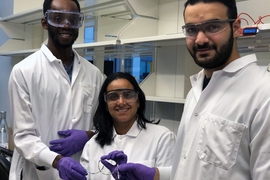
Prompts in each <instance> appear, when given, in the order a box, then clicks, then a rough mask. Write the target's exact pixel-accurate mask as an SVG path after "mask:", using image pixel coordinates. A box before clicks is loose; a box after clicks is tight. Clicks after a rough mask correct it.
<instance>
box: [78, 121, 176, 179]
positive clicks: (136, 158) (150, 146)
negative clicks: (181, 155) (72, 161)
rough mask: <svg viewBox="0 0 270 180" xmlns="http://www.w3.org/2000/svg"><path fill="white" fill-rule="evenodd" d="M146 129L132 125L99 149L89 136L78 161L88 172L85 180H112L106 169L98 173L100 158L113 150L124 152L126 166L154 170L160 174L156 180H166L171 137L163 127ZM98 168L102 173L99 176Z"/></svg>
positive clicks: (172, 146) (151, 125)
mask: <svg viewBox="0 0 270 180" xmlns="http://www.w3.org/2000/svg"><path fill="white" fill-rule="evenodd" d="M146 126H147V129H146V130H145V129H140V128H138V126H137V122H135V123H134V124H133V126H132V127H131V129H130V130H129V131H128V132H127V134H125V135H118V134H116V132H115V130H114V135H113V139H114V141H113V142H112V144H111V145H105V146H104V147H103V148H101V146H100V145H99V144H98V143H97V142H96V141H95V137H96V135H95V136H93V138H91V139H90V140H89V141H88V142H87V143H86V145H85V147H84V149H83V153H82V156H81V161H80V162H81V164H82V165H83V166H84V167H85V169H86V170H87V171H88V180H114V178H113V177H112V175H110V172H109V170H108V169H107V168H106V167H104V168H103V169H102V167H103V164H102V163H99V160H100V157H101V156H103V155H107V154H109V153H110V152H112V151H114V150H122V151H124V153H125V154H126V155H127V157H128V162H132V163H141V164H144V165H146V166H148V167H158V168H159V171H160V172H161V174H162V176H161V177H160V180H169V178H170V171H171V164H172V156H173V148H174V144H175V134H174V133H173V132H171V131H170V130H169V129H167V128H166V127H163V126H159V125H155V124H149V123H147V124H146ZM98 166H100V169H102V172H99V168H98ZM98 172H99V173H98ZM91 173H96V174H91ZM104 174H109V175H104Z"/></svg>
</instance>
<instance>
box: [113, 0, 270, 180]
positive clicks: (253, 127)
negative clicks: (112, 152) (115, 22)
mask: <svg viewBox="0 0 270 180" xmlns="http://www.w3.org/2000/svg"><path fill="white" fill-rule="evenodd" d="M183 15H184V21H185V25H184V26H183V27H182V28H183V33H184V34H185V35H186V44H187V48H188V50H189V52H190V54H191V56H192V57H193V59H194V61H195V63H196V64H197V65H198V66H200V67H202V68H203V69H202V70H201V71H200V72H199V73H198V74H196V75H193V76H191V78H190V80H191V84H192V88H191V90H190V91H189V93H188V95H187V97H186V101H185V106H184V111H183V114H182V118H181V123H180V126H179V129H178V134H177V141H176V145H175V149H174V158H173V165H172V170H171V176H170V178H169V177H168V178H163V179H162V180H164V179H172V180H217V179H223V180H251V179H254V180H266V179H270V161H269V159H270V131H269V127H270V74H269V72H267V71H266V70H263V69H262V68H260V67H259V66H258V65H257V63H256V61H257V59H256V56H255V54H251V55H247V56H244V57H240V54H239V52H238V49H237V42H236V38H237V37H238V36H239V31H240V27H241V26H240V19H239V18H238V17H237V7H236V2H235V0H188V1H187V2H186V3H185V5H184V13H183ZM151 169H152V167H146V166H143V165H141V164H132V163H127V164H121V165H119V166H117V171H118V172H119V174H120V175H121V174H123V175H124V176H129V177H135V178H136V177H142V178H141V179H149V180H150V179H151V180H152V179H154V180H158V179H159V177H164V176H163V175H162V174H159V172H158V170H157V171H155V173H151V174H150V173H149V172H152V171H151Z"/></svg>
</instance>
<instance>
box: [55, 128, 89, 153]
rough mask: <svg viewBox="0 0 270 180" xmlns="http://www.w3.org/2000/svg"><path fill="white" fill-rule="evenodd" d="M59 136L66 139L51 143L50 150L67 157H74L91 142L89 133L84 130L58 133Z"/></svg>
mask: <svg viewBox="0 0 270 180" xmlns="http://www.w3.org/2000/svg"><path fill="white" fill-rule="evenodd" d="M58 134H59V135H60V136H64V137H65V138H63V139H57V140H52V141H50V144H51V146H50V150H51V151H54V152H56V153H58V154H61V155H62V156H65V157H69V156H72V155H73V154H75V153H77V152H78V151H81V150H82V149H83V147H84V145H85V143H86V142H87V141H88V140H89V137H88V135H87V133H86V132H85V131H83V130H77V129H70V130H66V131H58Z"/></svg>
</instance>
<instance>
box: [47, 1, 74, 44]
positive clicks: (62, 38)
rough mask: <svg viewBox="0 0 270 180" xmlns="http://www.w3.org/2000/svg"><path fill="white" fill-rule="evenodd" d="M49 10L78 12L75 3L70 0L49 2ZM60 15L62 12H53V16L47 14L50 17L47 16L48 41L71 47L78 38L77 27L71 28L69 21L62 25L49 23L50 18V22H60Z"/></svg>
mask: <svg viewBox="0 0 270 180" xmlns="http://www.w3.org/2000/svg"><path fill="white" fill-rule="evenodd" d="M51 10H52V11H60V12H61V11H63V12H65V11H68V12H75V13H78V7H77V5H76V4H75V2H73V1H71V0H68V1H67V0H54V1H52V4H51ZM51 14H53V13H51ZM62 15H63V13H54V16H49V17H50V18H48V17H47V25H48V27H47V29H48V36H49V42H50V43H52V44H53V45H54V46H56V47H62V48H68V47H71V46H72V45H73V44H74V42H75V41H76V39H77V38H78V35H79V30H78V28H72V27H71V25H70V22H71V21H69V22H67V23H65V25H64V26H62V27H56V26H54V25H53V24H51V23H49V21H50V20H51V22H61V21H60V20H61V18H60V17H63V16H62ZM64 17H70V16H64ZM68 20H71V18H69V19H68Z"/></svg>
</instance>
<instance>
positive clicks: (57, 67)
mask: <svg viewBox="0 0 270 180" xmlns="http://www.w3.org/2000/svg"><path fill="white" fill-rule="evenodd" d="M43 11H44V16H45V17H44V18H43V19H42V20H41V24H42V26H43V28H44V29H45V30H48V43H47V45H45V44H43V45H42V47H41V49H40V50H38V51H37V52H35V53H33V54H32V55H30V56H28V57H26V58H25V59H24V60H23V61H21V62H19V63H18V64H16V65H15V66H14V68H13V70H12V72H11V74H10V79H9V99H10V108H11V109H10V110H11V122H12V127H13V132H14V134H13V136H14V143H15V149H14V154H13V158H12V163H11V170H10V179H11V180H20V179H23V180H43V179H44V180H45V179H46V180H48V179H50V180H57V179H65V180H67V179H79V180H82V179H86V174H87V172H86V171H85V170H84V169H83V167H82V166H81V165H80V164H79V157H80V155H81V152H82V149H83V147H84V145H85V143H86V142H87V141H88V140H89V138H91V136H92V135H93V132H91V131H90V130H91V129H92V126H93V123H92V117H93V113H94V111H95V109H96V107H97V103H98V101H97V100H98V99H97V97H98V94H99V91H100V88H101V86H102V83H103V81H104V75H103V74H102V73H101V72H100V70H99V69H98V68H97V67H95V66H94V65H92V64H91V63H90V62H88V61H87V60H86V59H84V58H82V57H81V56H80V55H79V54H78V53H77V52H76V51H75V50H74V49H72V44H73V43H74V41H75V40H76V39H77V37H78V28H79V27H81V25H82V23H83V15H82V13H80V5H79V3H78V1H77V0H45V1H44V4H43Z"/></svg>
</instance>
